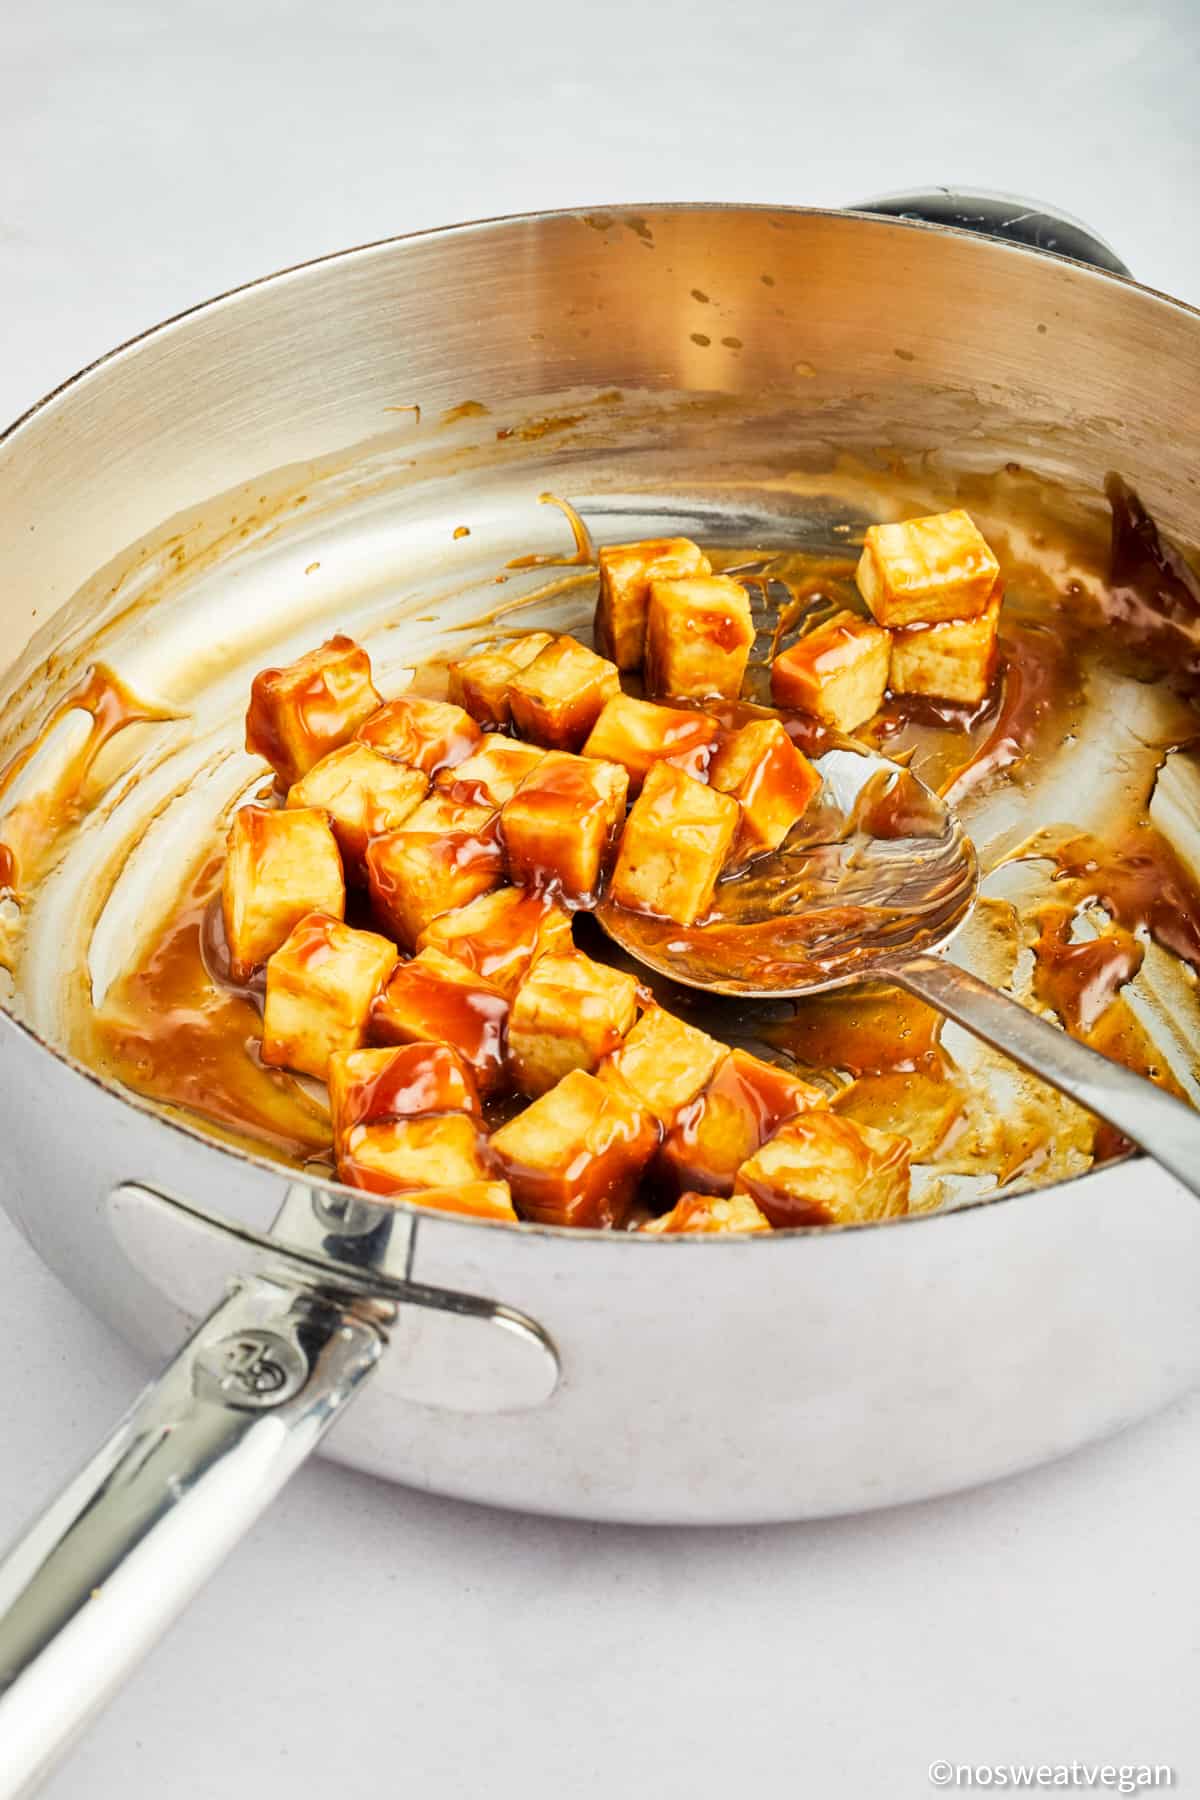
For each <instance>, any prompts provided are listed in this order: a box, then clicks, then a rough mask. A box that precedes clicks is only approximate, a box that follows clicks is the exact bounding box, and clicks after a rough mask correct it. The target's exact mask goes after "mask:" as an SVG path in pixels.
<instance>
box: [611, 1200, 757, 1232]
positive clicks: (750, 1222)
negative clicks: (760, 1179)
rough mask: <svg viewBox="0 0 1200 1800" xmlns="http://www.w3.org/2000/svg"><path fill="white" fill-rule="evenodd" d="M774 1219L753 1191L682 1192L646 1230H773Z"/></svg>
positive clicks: (651, 1220) (644, 1228)
mask: <svg viewBox="0 0 1200 1800" xmlns="http://www.w3.org/2000/svg"><path fill="white" fill-rule="evenodd" d="M770 1229H771V1221H770V1220H769V1219H768V1218H767V1216H766V1214H765V1213H761V1212H760V1211H759V1210H758V1207H757V1206H756V1205H755V1204H754V1202H753V1200H752V1199H751V1198H750V1196H749V1194H681V1195H680V1196H679V1198H678V1200H677V1201H676V1202H675V1204H674V1206H673V1207H672V1208H671V1210H670V1212H668V1213H663V1215H662V1217H661V1218H659V1219H650V1220H649V1221H648V1222H647V1223H646V1224H645V1225H643V1226H642V1230H643V1231H653V1232H658V1233H660V1234H661V1235H662V1236H664V1237H674V1236H676V1235H679V1234H683V1233H685V1232H686V1233H697V1234H698V1233H704V1234H705V1235H717V1234H719V1235H721V1236H724V1235H725V1234H726V1233H731V1232H736V1231H770Z"/></svg>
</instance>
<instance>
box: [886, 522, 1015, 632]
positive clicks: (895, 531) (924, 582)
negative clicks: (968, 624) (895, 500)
mask: <svg viewBox="0 0 1200 1800" xmlns="http://www.w3.org/2000/svg"><path fill="white" fill-rule="evenodd" d="M999 574H1000V565H999V563H998V562H997V561H996V558H995V557H994V556H993V555H992V552H991V550H990V548H989V547H988V543H987V540H986V539H985V538H984V537H983V535H982V534H981V532H980V531H979V530H978V529H977V527H976V524H975V521H974V520H973V519H972V517H971V515H970V513H965V512H963V511H962V510H961V509H956V510H955V511H954V512H944V513H932V514H931V515H930V516H929V517H927V518H924V519H905V520H904V521H903V522H902V523H901V524H898V525H871V526H869V527H868V529H867V533H866V537H865V539H864V541H863V552H862V556H861V558H860V559H859V564H858V570H857V573H856V576H855V579H856V580H857V582H858V591H859V593H860V594H861V595H862V597H863V599H864V600H865V601H866V603H867V605H868V606H869V607H870V609H871V611H872V612H873V613H874V615H875V618H876V619H877V620H878V622H879V624H880V625H888V626H896V625H915V624H923V625H934V624H936V623H938V622H939V621H940V620H942V619H973V618H974V617H975V616H976V614H978V613H981V612H982V611H983V609H984V607H985V606H986V605H987V603H988V601H989V599H990V598H991V594H992V589H993V588H994V587H995V585H996V580H997V577H998V576H999Z"/></svg>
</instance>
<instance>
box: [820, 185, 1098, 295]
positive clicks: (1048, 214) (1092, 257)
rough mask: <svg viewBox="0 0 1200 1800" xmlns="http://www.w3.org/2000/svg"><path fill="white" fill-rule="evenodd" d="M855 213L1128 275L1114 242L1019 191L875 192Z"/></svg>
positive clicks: (942, 189) (860, 202) (939, 189)
mask: <svg viewBox="0 0 1200 1800" xmlns="http://www.w3.org/2000/svg"><path fill="white" fill-rule="evenodd" d="M850 211H851V212H865V213H882V214H885V215H886V216H887V217H889V218H893V219H920V220H923V221H924V223H925V224H926V225H953V226H954V227H955V229H956V230H958V231H975V232H978V233H979V235H980V236H981V237H993V238H1004V239H1005V240H1006V241H1007V242H1008V243H1011V244H1024V245H1026V247H1027V248H1029V249H1031V250H1052V251H1053V252H1054V254H1055V255H1056V256H1069V257H1071V258H1072V260H1073V261H1075V262H1082V263H1090V264H1091V265H1092V267H1093V268H1094V269H1105V270H1107V272H1108V273H1109V274H1110V275H1129V274H1130V270H1129V269H1128V268H1127V267H1126V265H1125V264H1124V263H1123V262H1122V261H1121V259H1120V257H1119V256H1118V255H1117V253H1116V251H1115V250H1114V249H1113V248H1112V246H1111V245H1110V244H1106V243H1105V241H1104V239H1103V238H1102V237H1100V236H1098V234H1097V233H1096V232H1094V231H1092V230H1091V229H1090V227H1088V226H1087V225H1084V224H1083V223H1082V222H1081V221H1080V220H1079V219H1073V218H1072V217H1071V216H1070V214H1069V213H1063V212H1059V211H1058V209H1057V208H1056V207H1052V206H1042V205H1041V204H1040V202H1038V201H1037V200H1023V199H1021V198H1020V197H1019V196H1018V195H1016V194H993V193H988V192H986V191H985V190H983V189H979V188H948V187H937V188H926V189H924V190H923V191H921V192H916V191H913V192H911V193H903V194H877V195H876V196H875V198H874V199H873V200H858V201H856V202H855V203H854V205H853V206H852V207H851V208H850Z"/></svg>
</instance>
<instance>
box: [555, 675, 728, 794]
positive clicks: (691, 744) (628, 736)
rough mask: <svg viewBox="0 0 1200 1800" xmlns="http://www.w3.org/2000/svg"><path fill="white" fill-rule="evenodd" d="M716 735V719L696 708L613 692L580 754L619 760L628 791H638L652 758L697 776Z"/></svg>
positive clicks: (701, 774) (718, 729)
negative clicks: (635, 698)
mask: <svg viewBox="0 0 1200 1800" xmlns="http://www.w3.org/2000/svg"><path fill="white" fill-rule="evenodd" d="M720 735H721V727H720V726H719V725H718V724H717V721H716V720H715V719H709V718H706V717H705V715H704V714H703V713H701V712H689V711H686V710H684V709H682V708H680V707H674V706H657V705H655V703H654V701H652V700H634V699H633V698H632V697H631V696H630V695H629V694H614V695H613V697H612V699H611V700H610V701H609V702H608V705H607V706H606V707H605V708H604V711H603V712H602V713H601V714H600V717H599V718H598V719H597V720H596V723H595V724H594V725H593V726H592V730H591V735H590V737H589V738H588V740H587V743H586V744H585V745H584V746H583V754H584V755H585V756H598V757H602V758H604V759H605V760H606V761H608V762H615V763H620V765H621V767H622V768H623V769H625V770H626V771H627V773H628V775H629V791H630V793H631V794H639V793H640V792H641V788H642V783H643V781H644V780H645V779H646V776H647V774H648V772H649V770H650V769H651V768H653V766H654V764H655V763H656V762H664V763H670V765H671V767H672V768H674V769H682V770H683V772H684V774H685V775H692V776H694V777H695V779H696V780H697V781H703V780H704V779H705V777H706V775H707V774H708V768H709V764H710V762H711V761H712V755H713V751H714V750H715V748H716V745H717V740H718V738H719V737H720Z"/></svg>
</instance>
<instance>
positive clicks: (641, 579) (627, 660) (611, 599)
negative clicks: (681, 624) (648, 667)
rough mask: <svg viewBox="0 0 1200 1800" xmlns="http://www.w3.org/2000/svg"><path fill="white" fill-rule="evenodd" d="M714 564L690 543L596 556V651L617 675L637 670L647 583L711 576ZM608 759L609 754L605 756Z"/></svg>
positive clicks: (649, 542) (660, 541)
mask: <svg viewBox="0 0 1200 1800" xmlns="http://www.w3.org/2000/svg"><path fill="white" fill-rule="evenodd" d="M711 574H712V564H711V563H710V562H709V560H708V558H707V556H705V554H704V552H703V550H701V549H700V547H699V545H698V544H693V542H692V540H691V539H690V538H647V539H645V540H644V541H643V542H642V543H640V544H606V545H605V546H604V548H603V549H602V550H601V552H600V599H599V602H598V604H597V607H596V645H597V648H598V649H600V650H602V651H603V652H604V654H605V656H611V657H612V660H613V661H614V662H615V663H616V665H617V667H618V669H640V668H641V666H642V651H643V649H644V647H645V643H646V609H647V607H648V606H649V603H650V583H651V582H652V581H656V580H668V579H670V578H673V577H675V576H682V575H711ZM603 754H605V755H607V752H603Z"/></svg>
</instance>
